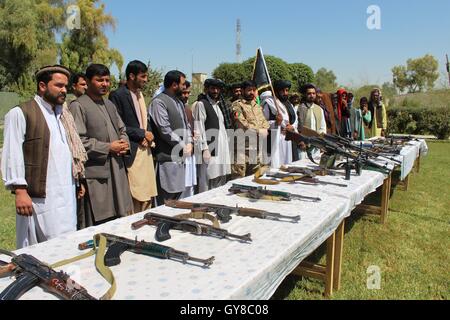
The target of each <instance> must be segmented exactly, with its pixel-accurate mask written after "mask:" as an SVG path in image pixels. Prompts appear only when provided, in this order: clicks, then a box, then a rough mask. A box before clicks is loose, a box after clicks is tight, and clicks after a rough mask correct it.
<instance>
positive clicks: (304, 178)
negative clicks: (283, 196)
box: [266, 171, 348, 188]
mask: <svg viewBox="0 0 450 320" xmlns="http://www.w3.org/2000/svg"><path fill="white" fill-rule="evenodd" d="M266 176H268V177H269V178H275V179H286V178H289V177H291V178H292V182H294V183H295V182H297V181H300V182H305V183H311V184H321V185H332V186H336V187H343V188H346V187H348V186H347V185H346V184H342V183H336V182H327V181H322V180H319V179H317V178H316V175H315V174H314V173H313V172H312V171H311V173H310V174H307V173H304V174H301V175H296V174H295V173H283V172H276V173H272V172H269V173H266Z"/></svg>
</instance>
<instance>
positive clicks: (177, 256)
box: [167, 249, 215, 267]
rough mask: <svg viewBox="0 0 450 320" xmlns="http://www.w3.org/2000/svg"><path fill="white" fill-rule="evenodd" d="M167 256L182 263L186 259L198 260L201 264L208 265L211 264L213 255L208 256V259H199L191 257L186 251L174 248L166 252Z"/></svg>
mask: <svg viewBox="0 0 450 320" xmlns="http://www.w3.org/2000/svg"><path fill="white" fill-rule="evenodd" d="M167 258H168V259H170V260H175V261H181V262H183V263H187V262H188V261H193V262H198V263H201V264H203V266H204V267H209V266H210V265H212V264H213V262H214V259H215V257H214V256H213V257H210V258H208V259H200V258H195V257H191V256H190V255H189V254H188V253H187V252H183V251H178V250H175V249H171V250H169V251H168V252H167Z"/></svg>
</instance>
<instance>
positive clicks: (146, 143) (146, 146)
mask: <svg viewBox="0 0 450 320" xmlns="http://www.w3.org/2000/svg"><path fill="white" fill-rule="evenodd" d="M148 143H149V142H148V141H147V139H143V140H142V141H141V147H143V148H148Z"/></svg>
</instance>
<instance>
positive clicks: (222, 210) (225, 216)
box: [166, 200, 300, 223]
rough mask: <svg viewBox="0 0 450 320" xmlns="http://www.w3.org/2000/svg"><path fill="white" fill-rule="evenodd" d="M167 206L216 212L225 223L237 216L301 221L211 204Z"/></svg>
mask: <svg viewBox="0 0 450 320" xmlns="http://www.w3.org/2000/svg"><path fill="white" fill-rule="evenodd" d="M166 206H168V207H171V208H178V209H189V210H192V209H196V208H202V209H203V210H205V211H207V212H214V213H215V214H216V215H217V218H218V219H219V220H220V221H222V222H223V223H227V222H229V221H230V220H231V215H232V214H236V215H238V216H242V217H252V218H258V219H271V220H280V219H288V220H292V222H294V223H297V222H298V221H300V216H295V217H290V216H284V215H281V214H279V213H273V212H268V211H265V210H259V209H250V208H241V207H238V206H236V207H230V206H224V205H220V204H210V203H192V202H184V201H177V200H168V201H166Z"/></svg>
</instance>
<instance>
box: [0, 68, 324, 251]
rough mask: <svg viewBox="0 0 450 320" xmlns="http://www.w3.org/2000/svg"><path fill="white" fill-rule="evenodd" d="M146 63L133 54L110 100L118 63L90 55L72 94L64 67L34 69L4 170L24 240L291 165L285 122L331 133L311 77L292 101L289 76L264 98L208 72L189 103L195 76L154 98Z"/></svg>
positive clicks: (178, 78) (295, 155) (9, 124)
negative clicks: (226, 87) (148, 98)
mask: <svg viewBox="0 0 450 320" xmlns="http://www.w3.org/2000/svg"><path fill="white" fill-rule="evenodd" d="M147 71H148V70H147V66H146V65H145V64H143V63H142V62H140V61H132V62H130V63H129V64H128V66H127V69H126V77H127V83H126V85H124V86H121V87H120V88H119V89H117V90H116V91H113V92H111V94H110V95H109V99H107V98H106V96H107V94H108V93H109V89H110V72H109V70H108V68H107V67H106V66H104V65H100V64H92V65H90V66H89V67H88V68H87V70H86V74H85V75H75V77H74V80H73V81H71V82H72V88H73V90H74V93H75V95H76V97H77V98H76V99H75V100H74V101H72V102H71V103H70V104H67V103H66V101H65V98H66V94H67V86H68V83H69V78H70V77H71V74H70V72H69V71H68V70H67V69H66V68H64V67H63V66H51V67H45V68H43V69H41V70H39V71H38V72H37V73H36V80H37V94H36V96H35V97H34V99H32V100H30V101H28V102H26V103H24V104H22V105H21V106H18V107H15V108H13V109H12V110H11V111H10V112H9V113H8V114H7V115H6V117H5V133H4V149H3V156H2V164H1V169H2V177H3V181H4V183H5V186H6V187H7V188H8V189H10V190H11V191H12V192H13V193H14V194H15V200H16V213H17V215H16V240H17V247H18V248H22V247H26V246H29V245H32V244H36V243H39V242H43V241H46V240H48V239H51V238H53V237H56V236H58V235H60V234H63V233H66V232H71V231H75V230H77V229H82V228H86V227H88V226H93V225H99V224H102V223H105V222H107V221H110V220H113V219H116V218H119V217H123V216H127V215H130V214H132V213H134V212H141V211H144V210H146V209H148V208H149V207H151V205H152V199H153V200H154V202H153V205H161V204H164V201H165V200H170V199H180V198H182V197H188V196H191V195H193V194H194V192H204V191H207V190H209V189H212V188H216V187H219V186H222V185H224V184H225V183H226V182H227V181H228V180H229V179H235V178H238V177H244V176H247V175H250V174H253V173H254V172H255V171H256V170H257V169H258V168H259V167H260V166H261V165H262V164H266V163H271V165H272V167H274V168H277V167H279V166H280V165H282V164H288V163H290V162H292V161H295V160H297V159H299V158H300V157H301V156H302V153H301V152H300V151H299V150H298V148H297V146H295V145H293V144H292V143H291V142H288V141H285V139H284V135H285V133H286V131H287V130H293V131H298V130H299V129H300V128H301V127H302V126H307V127H309V128H311V129H313V130H316V131H318V132H327V126H326V112H324V109H322V108H321V107H320V106H318V105H316V104H315V101H316V88H315V87H314V86H312V85H310V86H306V87H305V91H304V97H305V101H304V102H303V103H302V104H301V105H300V106H294V105H293V104H291V103H290V101H289V99H288V97H289V96H288V94H289V89H290V86H291V85H290V83H289V82H288V81H277V82H276V83H275V84H274V88H275V90H274V91H275V97H273V96H272V94H271V91H266V92H263V93H262V94H261V95H260V96H259V95H258V91H257V88H256V84H255V83H254V82H252V81H245V82H243V83H242V85H240V86H235V87H234V89H235V91H236V93H237V94H236V95H235V97H234V99H232V100H231V101H225V100H224V99H223V95H222V90H223V83H222V82H221V81H220V80H215V79H208V80H207V81H206V82H205V90H204V93H203V94H202V95H200V96H199V98H198V100H197V102H195V103H194V104H193V105H192V106H188V105H187V99H188V97H189V87H187V86H186V76H185V75H184V74H183V73H181V72H179V71H170V72H168V73H167V74H166V76H165V78H164V86H163V90H162V92H160V93H158V94H157V95H156V96H155V97H153V99H152V102H151V104H150V105H149V106H148V108H147V104H146V102H145V99H144V97H143V95H142V91H141V90H142V89H143V88H144V86H145V84H146V82H147V77H148V75H147ZM239 91H241V94H242V96H239V95H238V93H239ZM269 129H270V130H269ZM211 131H212V132H213V134H210V132H211ZM235 132H241V133H244V134H245V135H248V134H249V133H253V134H254V135H255V136H256V137H257V138H258V139H257V141H258V142H257V143H256V144H255V143H251V141H250V140H251V139H250V140H247V141H246V142H244V145H243V146H241V148H239V146H238V145H237V144H236V143H234V142H235V138H236V137H235V136H234V135H235ZM269 135H270V137H271V139H269V142H268V143H267V144H268V145H269V146H268V151H269V154H270V155H271V157H264V156H263V155H264V154H266V153H265V152H264V153H263V152H261V151H262V149H263V144H260V143H259V142H260V141H262V140H264V141H265V140H266V138H267V137H268V136H269ZM264 149H265V148H264ZM252 151H256V153H255V154H256V157H253V156H252V154H253V153H252ZM197 177H198V178H197ZM194 188H195V191H194Z"/></svg>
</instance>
